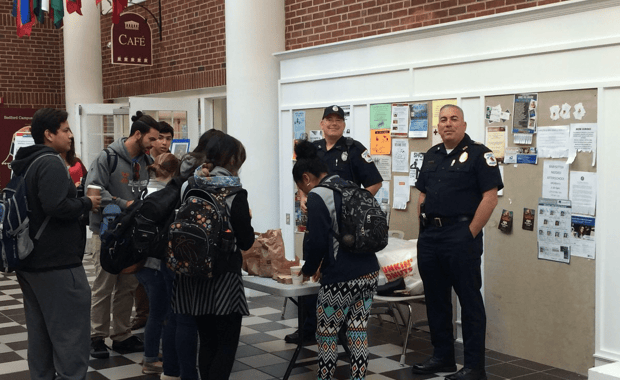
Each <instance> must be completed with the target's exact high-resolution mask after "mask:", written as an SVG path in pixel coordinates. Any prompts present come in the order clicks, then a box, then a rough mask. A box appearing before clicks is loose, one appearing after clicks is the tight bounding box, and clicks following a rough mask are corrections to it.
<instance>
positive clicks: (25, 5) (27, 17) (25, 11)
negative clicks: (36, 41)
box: [12, 0, 34, 37]
mask: <svg viewBox="0 0 620 380" xmlns="http://www.w3.org/2000/svg"><path fill="white" fill-rule="evenodd" d="M32 6H33V4H32V3H31V2H30V0H15V1H14V2H13V12H12V14H13V16H15V23H16V25H17V36H18V37H22V36H25V35H27V36H29V35H30V33H32V25H33V24H34V19H32V14H33V10H32Z"/></svg>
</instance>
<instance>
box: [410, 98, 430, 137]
mask: <svg viewBox="0 0 620 380" xmlns="http://www.w3.org/2000/svg"><path fill="white" fill-rule="evenodd" d="M409 116H410V117H411V122H410V123H409V137H410V138H413V139H425V138H426V137H428V104H426V103H417V104H410V105H409Z"/></svg>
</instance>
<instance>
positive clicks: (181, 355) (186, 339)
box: [161, 261, 198, 380]
mask: <svg viewBox="0 0 620 380" xmlns="http://www.w3.org/2000/svg"><path fill="white" fill-rule="evenodd" d="M161 271H162V273H163V274H164V276H163V277H164V280H165V282H166V292H167V294H168V295H167V300H168V303H170V300H171V299H172V286H173V282H174V273H173V272H172V271H171V270H170V269H168V267H166V264H165V262H163V261H162V264H161ZM197 345H198V330H197V327H196V319H195V318H194V316H193V315H187V314H176V313H174V312H172V311H171V312H170V315H169V317H168V322H167V323H166V326H165V327H164V334H163V346H164V374H166V375H168V376H181V379H183V380H197V379H198V371H197V369H196V350H197Z"/></svg>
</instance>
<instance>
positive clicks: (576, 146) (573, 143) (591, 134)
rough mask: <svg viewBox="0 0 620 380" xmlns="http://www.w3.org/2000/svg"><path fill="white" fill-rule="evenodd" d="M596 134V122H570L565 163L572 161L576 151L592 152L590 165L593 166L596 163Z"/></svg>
mask: <svg viewBox="0 0 620 380" xmlns="http://www.w3.org/2000/svg"><path fill="white" fill-rule="evenodd" d="M596 135H597V124H596V123H578V124H571V125H570V139H569V143H568V160H567V163H569V164H572V163H573V161H574V160H575V157H576V156H577V152H592V166H594V164H595V163H596Z"/></svg>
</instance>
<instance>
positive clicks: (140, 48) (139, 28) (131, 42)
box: [112, 13, 153, 66]
mask: <svg viewBox="0 0 620 380" xmlns="http://www.w3.org/2000/svg"><path fill="white" fill-rule="evenodd" d="M112 63H113V64H115V65H139V66H151V65H153V38H152V37H151V27H150V26H149V24H148V22H146V19H145V18H144V17H142V16H140V15H138V14H136V13H123V14H122V15H121V16H120V21H119V22H118V24H112Z"/></svg>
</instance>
